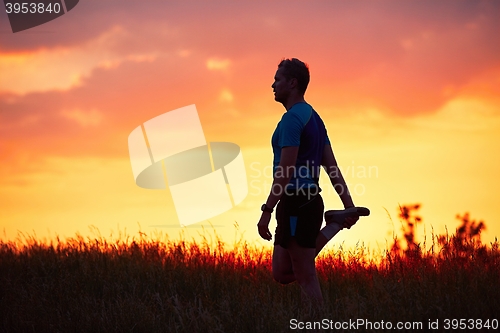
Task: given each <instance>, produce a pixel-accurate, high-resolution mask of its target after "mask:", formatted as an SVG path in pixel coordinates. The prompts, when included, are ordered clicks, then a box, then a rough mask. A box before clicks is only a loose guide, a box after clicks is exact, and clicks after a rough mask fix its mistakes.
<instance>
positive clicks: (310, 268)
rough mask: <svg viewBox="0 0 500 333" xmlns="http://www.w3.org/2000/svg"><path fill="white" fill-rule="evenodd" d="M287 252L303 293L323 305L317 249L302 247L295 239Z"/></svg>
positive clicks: (291, 241)
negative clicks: (318, 273) (317, 271)
mask: <svg viewBox="0 0 500 333" xmlns="http://www.w3.org/2000/svg"><path fill="white" fill-rule="evenodd" d="M287 250H288V253H289V257H290V260H291V262H292V269H293V274H294V276H295V279H296V280H297V282H298V283H299V285H300V286H301V288H302V292H303V293H304V294H305V295H306V296H307V298H309V299H311V300H314V301H316V302H317V303H318V305H321V304H323V295H322V294H321V289H320V286H319V280H318V276H317V275H316V264H315V257H316V249H314V248H306V247H302V246H300V245H298V244H297V242H296V241H295V239H291V240H290V243H289V245H288V249H287Z"/></svg>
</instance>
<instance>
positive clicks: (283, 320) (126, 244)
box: [0, 208, 500, 332]
mask: <svg viewBox="0 0 500 333" xmlns="http://www.w3.org/2000/svg"><path fill="white" fill-rule="evenodd" d="M416 210H418V208H416V209H413V210H411V209H410V211H409V213H410V214H409V217H408V220H409V221H410V220H412V218H411V216H414V215H412V214H411V213H412V212H413V213H415V211H416ZM465 216H467V221H469V222H467V223H468V225H474V226H475V227H476V229H474V228H469V229H467V227H466V228H465V231H464V232H465V234H464V233H463V232H457V233H455V234H453V235H451V236H447V235H438V236H436V237H434V239H433V241H434V243H433V247H432V248H431V250H423V249H422V247H421V246H420V245H419V244H418V243H416V240H415V238H408V237H405V239H406V240H411V241H412V242H413V244H414V245H412V246H408V244H407V245H406V247H404V246H403V244H399V249H398V250H397V251H396V250H394V249H390V250H389V251H387V252H386V254H385V255H383V256H381V257H380V258H370V256H368V255H367V253H368V252H367V251H368V250H367V249H365V248H362V247H358V248H357V249H356V250H355V251H354V252H342V251H336V252H333V251H331V252H329V253H324V254H321V255H320V256H319V257H318V259H317V268H318V275H319V279H320V283H321V288H322V291H323V295H324V298H325V307H324V308H323V309H321V310H315V309H314V308H308V307H307V306H306V305H303V304H301V300H300V289H299V287H298V286H297V285H296V284H293V285H288V286H282V285H279V284H278V283H276V282H275V281H273V280H272V278H271V272H270V270H271V252H270V251H269V250H263V249H260V248H256V247H255V246H251V245H249V244H247V243H245V242H239V243H237V244H235V246H234V248H233V249H231V250H227V249H226V248H225V246H224V244H223V243H222V242H221V241H220V240H219V239H216V240H215V241H213V242H209V241H207V240H205V241H203V242H201V243H194V242H186V241H178V242H171V241H168V240H165V241H161V240H154V239H149V238H147V237H145V235H144V234H140V235H139V236H138V237H136V238H135V239H129V238H125V237H123V238H124V239H119V240H116V241H107V240H106V239H104V238H101V237H96V238H95V239H84V238H83V237H81V236H77V237H75V238H73V239H69V240H66V241H60V240H56V241H54V242H52V243H49V244H47V243H44V242H41V241H38V240H37V239H35V238H28V239H24V240H23V241H21V240H20V241H17V242H0V331H2V332H287V331H290V320H291V319H293V318H295V319H298V320H318V321H319V320H322V319H324V318H326V319H328V320H333V321H334V322H335V321H349V320H357V319H366V320H370V321H373V322H375V321H378V322H380V321H382V320H383V321H384V322H392V323H393V324H394V325H396V323H397V322H402V321H409V322H421V323H422V327H423V328H424V329H425V328H426V327H427V325H428V322H429V320H430V319H431V320H434V319H440V320H441V324H442V323H443V322H442V320H444V319H453V318H458V319H460V318H472V319H483V321H484V322H485V321H486V320H487V319H489V320H490V324H491V320H492V319H497V320H499V319H500V315H499V310H498V309H499V308H500V288H498V283H499V281H500V251H499V245H498V242H495V243H492V244H489V245H484V244H482V243H481V242H480V237H478V236H477V235H476V236H474V235H475V234H474V233H471V232H469V231H467V230H477V226H478V225H479V224H477V223H476V224H474V223H472V224H471V222H473V221H472V220H471V219H470V218H469V217H468V215H464V217H463V221H465ZM402 219H403V223H404V222H405V220H404V217H403V218H402ZM406 222H407V221H406ZM464 223H465V222H464ZM483 225H484V223H483ZM473 234H474V235H473ZM478 234H479V235H480V233H478ZM467 235H468V236H470V237H468V236H467ZM396 242H397V240H396ZM441 328H442V326H441ZM490 330H491V331H495V330H492V329H490ZM359 331H366V327H365V329H363V327H360V330H359ZM368 331H369V330H368ZM439 331H444V329H440V330H439Z"/></svg>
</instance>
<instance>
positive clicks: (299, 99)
mask: <svg viewBox="0 0 500 333" xmlns="http://www.w3.org/2000/svg"><path fill="white" fill-rule="evenodd" d="M297 103H305V99H304V95H302V96H290V98H288V100H287V101H286V102H285V103H283V106H284V107H285V109H286V110H287V111H288V110H290V109H291V108H292V106H294V105H295V104H297Z"/></svg>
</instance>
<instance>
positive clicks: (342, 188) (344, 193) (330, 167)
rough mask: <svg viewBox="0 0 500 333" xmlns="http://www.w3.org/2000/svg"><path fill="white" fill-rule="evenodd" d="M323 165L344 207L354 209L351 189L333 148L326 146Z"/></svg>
mask: <svg viewBox="0 0 500 333" xmlns="http://www.w3.org/2000/svg"><path fill="white" fill-rule="evenodd" d="M321 165H322V166H323V167H324V169H325V171H326V173H327V174H328V177H329V178H330V181H331V183H332V185H333V188H334V189H335V191H337V193H338V195H339V197H340V200H342V203H343V204H344V207H345V208H349V207H354V203H353V201H352V198H351V194H350V193H349V189H348V188H347V184H346V182H345V180H344V177H343V176H342V172H340V168H339V167H338V165H337V161H336V160H335V156H334V155H333V150H332V146H330V145H325V148H324V150H323V160H322V161H321Z"/></svg>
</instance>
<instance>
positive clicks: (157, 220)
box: [0, 0, 500, 250]
mask: <svg viewBox="0 0 500 333" xmlns="http://www.w3.org/2000/svg"><path fill="white" fill-rule="evenodd" d="M0 12H1V13H0V161H1V163H0V228H1V229H0V231H1V235H0V238H1V239H14V238H16V237H17V236H18V233H19V232H22V233H25V234H34V233H36V235H37V236H38V237H40V238H42V237H49V236H50V237H53V236H55V235H60V236H65V237H69V236H74V235H75V234H76V233H77V232H79V233H81V234H84V235H88V234H91V232H92V231H91V229H93V227H95V228H97V229H98V230H99V231H100V233H101V234H102V235H103V236H109V235H110V234H111V233H113V235H115V236H116V235H117V233H118V232H119V231H125V230H126V232H127V233H129V234H130V235H132V236H133V235H135V234H136V232H137V230H138V228H139V227H138V225H139V224H140V227H141V230H142V231H143V232H145V233H147V234H153V233H155V232H161V233H163V234H167V235H168V236H169V237H170V238H172V239H175V238H177V237H179V234H180V232H181V231H183V232H184V236H185V237H186V236H187V237H197V235H198V234H199V233H203V232H206V231H203V230H207V229H210V228H211V227H210V226H209V223H208V222H203V223H200V224H198V225H195V226H192V227H189V228H185V229H181V228H178V227H176V226H175V225H176V221H175V218H176V215H175V209H174V207H173V203H172V199H171V197H170V193H169V191H168V190H147V189H142V188H140V187H138V186H137V185H136V184H135V182H134V178H133V174H132V169H131V164H130V159H129V152H128V146H127V144H128V143H127V139H128V135H129V134H130V132H131V131H132V130H133V129H134V128H136V127H137V126H139V125H140V124H142V123H144V122H145V121H147V120H149V119H151V118H153V117H155V116H158V115H160V114H162V113H165V112H167V111H170V110H174V109H177V108H180V107H183V106H186V105H190V104H196V107H197V109H198V113H199V117H200V120H201V123H202V126H203V129H204V133H205V137H206V140H207V141H226V142H233V143H236V144H238V145H239V146H240V147H241V150H242V154H243V159H244V161H245V166H246V170H247V178H248V179H247V180H248V184H249V194H248V196H247V197H246V199H245V200H244V201H243V202H242V203H241V204H240V205H238V206H237V207H235V208H233V209H232V210H230V211H228V212H226V213H224V214H222V215H219V216H217V217H215V218H213V219H210V223H211V224H212V225H214V228H215V230H216V232H217V233H218V234H219V235H220V236H221V237H222V238H223V239H224V240H226V241H228V242H230V243H231V242H233V240H234V237H235V234H236V235H237V237H240V236H241V235H243V238H244V239H245V240H247V241H249V242H251V243H252V244H256V245H259V244H262V245H264V244H266V245H268V244H270V243H268V242H266V241H264V240H259V237H258V234H257V228H256V224H257V221H258V218H259V217H260V206H261V204H262V203H263V202H265V199H266V197H267V194H268V192H267V191H268V189H269V185H270V183H271V181H272V177H271V175H270V173H269V168H270V166H271V164H272V151H271V146H270V140H271V135H272V132H273V130H274V128H275V127H276V124H277V122H278V121H279V120H280V118H281V115H282V114H283V112H284V111H285V109H284V108H283V106H282V105H281V104H278V103H276V102H275V101H274V99H273V94H272V89H271V84H272V83H273V77H274V74H275V71H276V68H277V64H278V63H279V61H280V60H281V59H282V58H284V57H287V58H288V57H296V58H299V59H301V60H303V61H304V62H306V63H307V64H308V65H309V67H310V71H311V82H310V85H309V88H308V91H307V93H306V100H307V101H308V102H309V103H311V104H312V105H313V107H314V108H315V110H317V111H318V113H319V114H320V115H321V116H322V117H323V120H324V121H325V124H326V126H327V129H328V133H329V137H330V141H331V142H332V146H333V149H334V152H335V154H336V157H337V160H338V162H339V164H340V167H341V170H342V171H344V176H345V178H346V180H347V182H348V184H349V185H350V188H351V192H353V197H354V202H355V204H357V205H360V206H366V207H368V208H370V209H371V211H372V215H371V216H370V217H368V218H362V219H361V220H360V221H359V222H358V224H357V225H356V226H355V227H353V228H352V229H351V230H349V231H343V232H342V233H341V234H339V235H338V236H337V237H336V238H334V240H333V241H332V242H331V243H332V244H331V245H330V246H338V245H340V244H342V243H344V244H346V245H348V246H353V245H355V244H356V243H358V242H364V243H365V244H367V245H369V246H370V248H372V249H374V250H377V249H385V248H386V244H387V243H390V242H391V239H392V235H393V233H394V232H396V233H397V232H399V230H400V226H401V224H400V222H399V220H398V217H397V207H398V205H404V204H412V203H421V204H422V208H421V210H420V214H421V216H422V217H423V224H422V225H419V226H418V232H419V234H420V235H421V236H420V238H419V240H420V241H423V240H424V239H423V233H424V230H425V231H426V233H427V237H430V235H431V233H432V229H434V232H435V233H442V232H444V231H445V226H447V228H448V230H449V231H450V232H451V231H454V230H455V228H456V227H457V226H458V223H459V222H458V220H456V219H455V215H456V214H463V213H465V212H470V214H471V216H472V218H474V219H478V220H483V221H484V222H485V223H486V226H487V230H486V232H485V233H484V235H483V240H484V241H488V242H490V241H493V240H494V238H495V236H500V224H499V220H500V212H499V211H498V207H499V195H498V189H499V188H500V177H499V176H498V174H497V172H498V171H499V170H500V157H499V152H500V37H499V31H500V21H499V20H498V18H499V17H500V3H499V2H496V1H440V2H437V1H319V0H316V1H167V0H165V1H160V0H144V1H124V0H120V1H113V0H86V1H80V2H79V4H78V5H77V6H76V7H75V8H74V9H73V10H71V11H70V12H68V13H67V14H65V15H63V16H62V17H60V18H58V19H56V20H54V21H51V22H48V23H46V24H44V25H41V26H38V27H35V28H32V29H29V30H26V31H22V32H18V33H15V34H14V33H12V30H11V28H10V26H9V21H8V18H7V15H6V13H5V12H4V11H0ZM321 182H322V188H323V198H324V200H325V205H326V208H327V209H340V208H341V207H342V206H341V202H340V200H339V198H338V196H337V195H335V194H334V193H333V192H332V189H331V186H330V187H329V186H328V183H327V179H326V177H324V175H323V178H322V180H321ZM235 222H237V224H238V230H235V227H234V225H235ZM275 225H276V224H275V220H274V219H273V220H272V222H271V230H272V231H274V228H275ZM90 226H93V227H92V228H89V227H90ZM201 226H203V227H204V228H205V229H203V228H202V227H201ZM427 241H428V242H429V238H428V239H427Z"/></svg>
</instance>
